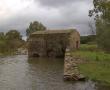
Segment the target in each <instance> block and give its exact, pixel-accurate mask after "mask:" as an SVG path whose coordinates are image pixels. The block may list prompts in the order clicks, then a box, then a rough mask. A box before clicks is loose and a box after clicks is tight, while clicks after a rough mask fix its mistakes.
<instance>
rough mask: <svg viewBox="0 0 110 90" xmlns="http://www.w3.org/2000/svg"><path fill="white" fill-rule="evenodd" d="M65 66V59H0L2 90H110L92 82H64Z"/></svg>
mask: <svg viewBox="0 0 110 90" xmlns="http://www.w3.org/2000/svg"><path fill="white" fill-rule="evenodd" d="M63 64H64V61H63V59H52V58H45V59H44V58H39V59H38V58H36V59H35V58H34V59H28V58H27V56H26V55H18V56H10V57H4V58H0V90H110V87H104V86H98V85H97V86H96V84H95V83H94V82H92V81H90V80H89V81H86V82H64V81H63ZM100 87H101V88H100Z"/></svg>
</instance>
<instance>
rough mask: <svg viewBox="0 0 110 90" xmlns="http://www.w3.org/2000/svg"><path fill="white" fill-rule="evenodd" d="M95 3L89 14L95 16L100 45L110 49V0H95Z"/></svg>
mask: <svg viewBox="0 0 110 90" xmlns="http://www.w3.org/2000/svg"><path fill="white" fill-rule="evenodd" d="M93 4H94V9H93V10H90V11H89V16H95V20H96V33H97V42H98V46H99V47H101V48H103V49H105V50H106V51H110V0H94V1H93Z"/></svg>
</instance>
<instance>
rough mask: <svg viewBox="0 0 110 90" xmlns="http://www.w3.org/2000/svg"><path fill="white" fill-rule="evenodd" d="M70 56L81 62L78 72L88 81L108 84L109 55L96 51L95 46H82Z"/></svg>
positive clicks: (109, 75)
mask: <svg viewBox="0 0 110 90" xmlns="http://www.w3.org/2000/svg"><path fill="white" fill-rule="evenodd" d="M72 55H73V56H75V57H78V58H80V59H82V60H83V63H80V64H79V65H78V66H79V70H80V72H81V73H82V74H84V75H85V76H86V77H88V78H89V79H92V80H95V81H101V82H106V83H108V84H110V54H107V53H104V52H103V51H98V50H97V47H96V45H82V46H81V48H80V50H78V51H75V52H72Z"/></svg>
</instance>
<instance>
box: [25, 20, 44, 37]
mask: <svg viewBox="0 0 110 90" xmlns="http://www.w3.org/2000/svg"><path fill="white" fill-rule="evenodd" d="M43 30H46V27H45V26H44V25H43V24H42V23H39V22H38V21H34V22H31V23H30V25H29V27H28V28H27V29H26V35H27V36H29V35H30V34H31V33H33V32H35V31H43Z"/></svg>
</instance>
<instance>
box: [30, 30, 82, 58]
mask: <svg viewBox="0 0 110 90" xmlns="http://www.w3.org/2000/svg"><path fill="white" fill-rule="evenodd" d="M79 45H80V34H79V33H78V32H77V30H74V29H70V30H45V31H36V32H34V33H33V34H31V35H30V37H29V40H28V55H29V57H64V55H65V50H66V49H70V50H76V49H78V48H79Z"/></svg>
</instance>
